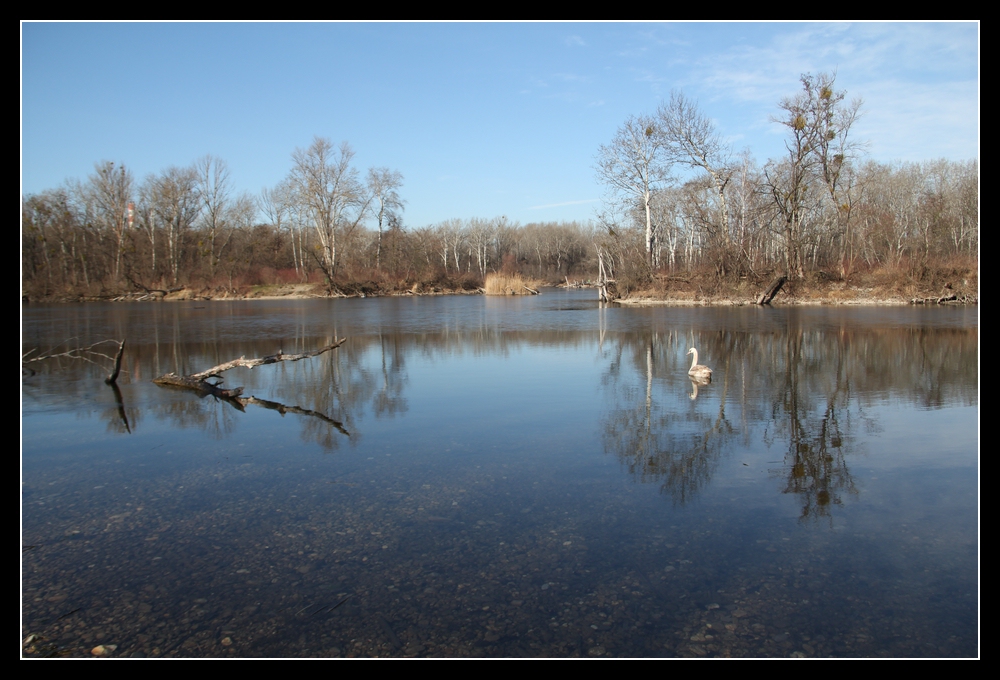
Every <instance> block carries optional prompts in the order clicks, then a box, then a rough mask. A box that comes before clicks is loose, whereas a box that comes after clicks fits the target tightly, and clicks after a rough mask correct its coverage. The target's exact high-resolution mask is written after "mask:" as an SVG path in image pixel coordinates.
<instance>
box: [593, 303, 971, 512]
mask: <svg viewBox="0 0 1000 680" xmlns="http://www.w3.org/2000/svg"><path fill="white" fill-rule="evenodd" d="M782 314H783V317H782V318H783V319H785V320H786V325H785V327H784V328H783V329H779V330H777V331H775V330H773V328H772V330H771V332H767V333H763V332H758V331H718V332H713V333H702V334H700V335H699V336H698V337H697V338H687V339H684V340H682V339H681V338H680V337H679V336H678V335H676V334H674V333H655V332H650V333H646V334H638V333H633V334H620V335H617V336H609V338H605V340H604V346H605V347H606V346H607V345H608V342H609V340H610V342H611V343H613V344H612V347H611V348H610V349H608V350H607V351H606V352H605V353H606V355H607V357H608V367H607V369H606V372H605V375H604V385H605V388H606V390H607V392H608V394H609V400H608V401H609V405H610V408H609V410H608V413H607V415H606V417H605V418H604V420H603V440H604V446H605V449H606V450H607V451H608V453H612V454H614V455H615V456H616V457H617V458H618V459H619V460H620V461H621V462H622V464H623V465H625V466H626V468H627V469H628V470H629V472H630V474H632V475H635V476H636V477H637V478H638V479H640V480H641V481H646V482H651V481H657V482H659V483H661V484H662V489H663V490H664V491H665V492H668V493H669V494H670V495H671V496H672V497H673V499H674V500H675V501H677V502H686V501H687V500H689V499H690V498H691V497H692V495H693V494H695V493H697V491H698V490H699V489H700V488H702V487H703V486H704V485H705V484H707V483H708V481H709V480H710V479H711V476H712V474H713V471H714V470H715V468H716V464H717V461H718V460H719V459H720V456H721V455H722V453H723V452H724V451H726V450H730V449H732V448H733V445H735V444H737V442H738V441H742V442H743V443H744V445H746V446H751V445H752V442H753V441H754V440H758V441H763V442H764V443H766V444H767V445H769V446H777V447H780V448H782V449H785V451H786V453H785V460H784V465H783V466H782V467H781V468H780V469H779V470H777V471H775V473H776V474H780V475H781V476H782V477H783V478H784V479H785V484H784V489H783V491H784V492H785V493H790V494H795V495H796V496H797V497H798V498H799V499H800V500H801V503H802V517H803V518H814V519H815V518H821V517H830V515H831V511H832V508H833V507H835V506H837V505H838V504H841V503H843V502H844V500H845V499H846V498H847V497H849V496H850V495H853V494H857V493H858V490H857V487H856V484H855V481H854V479H853V477H852V475H851V471H850V466H849V464H848V462H849V460H850V457H851V455H852V454H854V453H856V445H855V441H856V439H857V437H856V432H857V430H858V428H865V429H868V430H870V429H872V428H874V427H877V423H873V422H872V420H871V418H870V417H869V416H868V413H867V405H868V403H869V402H871V401H872V400H883V399H885V398H886V397H887V396H891V398H894V399H900V400H903V401H908V402H913V401H916V402H917V403H919V404H921V405H924V406H928V407H932V408H933V407H936V406H940V405H942V404H946V403H954V402H955V401H956V399H957V400H958V401H961V402H965V403H968V404H975V403H976V400H977V399H978V393H977V390H976V384H977V379H978V360H977V338H976V332H975V330H974V329H971V330H964V329H942V330H936V331H931V330H926V329H884V328H879V329H878V330H875V331H872V330H865V329H863V328H861V329H859V328H857V327H856V326H855V325H854V324H852V323H851V322H850V320H849V321H848V322H846V323H845V324H844V325H843V326H840V327H837V326H836V325H833V326H832V327H831V325H830V324H826V325H825V326H823V327H821V328H818V327H816V325H814V324H804V323H801V322H800V317H799V315H798V314H797V313H794V312H789V313H784V312H783V313H782ZM764 320H765V321H768V320H770V319H769V318H765V319H764ZM690 344H697V346H698V347H704V353H705V354H706V356H710V357H712V360H713V368H715V377H716V380H715V381H714V382H713V384H712V385H710V386H701V385H695V386H691V390H692V391H691V392H686V390H687V386H688V383H689V381H688V380H687V376H686V375H685V373H686V367H685V366H684V364H683V361H682V360H681V359H680V357H681V356H682V355H683V352H684V348H685V347H687V346H689V345H690ZM682 385H683V386H684V387H683V388H682V387H681V386H682ZM695 390H699V391H695ZM682 391H685V393H686V394H687V396H688V397H689V399H682V398H681V397H680V395H679V393H680V392H682ZM695 397H696V398H697V399H695ZM716 404H717V406H716ZM708 405H712V406H711V412H713V413H714V415H709V411H707V410H705V408H706V406H708ZM727 409H729V410H733V409H735V411H734V412H736V413H737V414H738V415H737V417H736V420H735V421H734V422H731V421H730V420H729V418H728V417H727V415H726V414H727ZM758 438H759V439H758Z"/></svg>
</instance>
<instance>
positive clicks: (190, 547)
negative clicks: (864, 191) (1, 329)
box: [21, 290, 979, 657]
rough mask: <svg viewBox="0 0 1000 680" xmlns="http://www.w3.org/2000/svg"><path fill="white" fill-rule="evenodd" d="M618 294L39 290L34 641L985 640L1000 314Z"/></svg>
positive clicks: (579, 644) (134, 645) (77, 645)
mask: <svg viewBox="0 0 1000 680" xmlns="http://www.w3.org/2000/svg"><path fill="white" fill-rule="evenodd" d="M594 296H595V295H594V293H593V291H571V292H564V291H557V290H546V291H545V294H543V295H541V296H538V297H530V298H484V297H479V296H468V297H465V296H460V297H421V298H378V299H348V300H335V301H330V300H308V301H305V300H297V301H253V302H180V303H150V304H107V305H105V304H87V305H63V306H28V307H24V308H23V312H22V314H23V325H22V346H23V350H24V351H27V350H29V349H31V348H34V347H39V348H41V349H43V350H44V349H49V348H51V347H53V346H55V345H57V344H59V343H61V342H63V341H67V340H68V341H69V344H71V345H74V346H77V345H86V344H90V343H91V342H95V341H98V340H104V339H107V338H117V339H120V338H127V341H128V344H127V346H126V354H125V362H124V367H123V375H122V377H121V378H120V380H119V382H120V390H119V391H118V392H116V391H115V390H114V389H112V388H111V387H108V386H107V385H105V384H104V383H103V380H102V379H103V377H104V375H105V374H106V373H107V370H106V369H105V368H103V367H100V366H92V365H89V364H86V363H84V362H82V361H71V360H67V359H61V360H60V359H57V360H51V361H48V362H46V363H45V365H36V368H38V370H39V372H38V373H37V374H35V375H31V376H25V377H23V378H22V401H21V406H22V420H21V426H22V456H21V465H22V467H21V470H22V474H21V478H22V497H21V498H22V505H21V512H22V608H21V616H22V636H23V637H24V638H28V637H29V636H34V637H33V638H32V639H31V642H30V643H29V644H28V645H27V647H26V651H25V654H26V655H28V656H58V655H70V656H89V655H90V654H91V650H92V649H93V648H94V647H96V646H98V645H104V646H105V653H107V654H110V655H112V656H124V657H140V656H147V657H159V656H165V657H208V656H210V657H299V656H303V657H304V656H448V657H459V656H476V657H494V656H497V657H535V656H580V657H588V656H590V657H597V656H601V657H608V656H610V657H641V656H651V657H673V656H692V657H705V656H708V657H712V656H734V657H735V656H749V657H764V656H778V657H788V656H807V657H825V656H838V657H864V656H889V657H974V656H978V655H979V633H978V609H979V605H978V603H979V586H978V561H979V560H978V553H979V541H978V533H979V528H978V500H979V499H978V487H979V481H978V480H979V473H978V446H979V441H978V418H979V389H978V382H979V363H978V352H979V345H978V321H977V313H978V310H977V309H975V308H971V309H969V308H947V309H922V308H909V307H905V308H904V307H888V308H886V307H881V308H845V307H835V308H775V309H758V308H750V307H736V308H694V309H687V308H666V307H658V308H641V309H630V308H618V307H601V306H599V305H598V303H597V302H596V301H594V300H593V297H594ZM343 337H346V338H347V341H346V343H345V344H344V345H343V346H341V347H340V349H339V350H335V351H333V352H331V353H328V354H324V355H322V356H318V357H314V358H312V359H306V360H302V361H299V362H294V363H291V362H283V363H280V364H275V365H267V366H260V367H258V368H255V369H253V370H249V369H244V368H239V369H233V370H230V371H227V372H226V373H225V374H223V377H224V378H225V386H228V387H236V386H243V387H244V396H251V395H252V396H254V397H257V398H258V399H260V400H266V401H267V402H268V403H267V404H261V403H247V404H245V405H243V407H242V409H241V408H240V407H239V405H234V404H233V403H230V402H225V401H220V400H217V399H215V398H213V397H199V395H198V394H197V393H195V392H192V391H188V390H183V389H172V388H164V387H158V386H156V385H154V384H153V383H152V382H151V380H152V378H154V377H156V376H158V375H161V374H163V373H166V372H168V371H175V372H177V373H185V374H188V373H194V372H197V371H201V370H204V369H206V368H209V367H211V366H214V365H216V364H220V363H222V362H224V361H228V360H230V359H234V358H237V357H239V356H241V355H245V356H247V357H259V356H265V355H271V354H274V353H275V352H277V351H278V350H279V349H280V350H281V351H282V352H284V353H285V354H290V353H295V352H301V351H307V350H312V349H316V348H319V347H322V346H324V345H326V344H328V343H330V342H331V341H332V340H333V339H334V338H343ZM71 338H72V339H71ZM692 346H694V347H697V348H698V351H699V361H700V363H702V364H706V365H708V366H710V367H712V368H713V369H714V371H715V373H714V379H713V381H712V383H711V384H709V385H697V386H696V385H694V384H693V383H692V382H691V381H690V380H689V379H688V376H687V369H688V365H689V363H688V362H689V361H690V360H689V359H688V358H687V357H685V352H686V351H687V349H688V348H689V347H692Z"/></svg>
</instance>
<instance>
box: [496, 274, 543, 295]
mask: <svg viewBox="0 0 1000 680" xmlns="http://www.w3.org/2000/svg"><path fill="white" fill-rule="evenodd" d="M540 285H541V283H540V282H538V281H534V280H532V279H526V278H524V277H522V276H521V275H520V274H487V275H486V283H485V284H484V290H485V291H486V294H487V295H537V294H538V287H539V286H540Z"/></svg>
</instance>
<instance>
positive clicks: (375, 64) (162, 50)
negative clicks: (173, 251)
mask: <svg viewBox="0 0 1000 680" xmlns="http://www.w3.org/2000/svg"><path fill="white" fill-rule="evenodd" d="M821 71H836V72H837V87H838V89H843V90H846V91H847V96H848V99H852V98H854V97H861V98H862V99H863V100H864V107H863V111H864V117H863V118H862V119H861V120H860V121H859V123H858V124H857V126H856V128H855V129H856V131H857V132H856V136H857V138H858V139H861V140H866V141H867V142H868V145H869V146H868V153H869V155H870V156H871V157H872V158H874V159H876V160H881V161H896V160H901V161H921V160H932V159H936V158H947V159H951V160H966V159H971V158H978V156H979V24H977V23H861V24H846V23H843V24H840V23H838V24H832V23H611V24H608V23H545V24H537V23H519V24H505V23H494V24H464V23H451V24H437V23H421V24H412V23H410V24H367V23H357V24H352V23H348V24H343V23H323V24H292V23H283V24H272V23H242V24H218V23H197V24H184V23H180V24H176V23H153V24H134V23H111V24H108V23H31V22H25V23H22V24H21V190H22V195H25V194H30V193H35V192H39V191H42V190H45V189H50V188H55V187H58V186H59V185H61V184H62V183H63V182H64V181H65V180H67V179H80V180H82V179H85V178H86V176H87V175H88V174H90V173H91V172H93V168H94V163H95V162H97V161H101V160H110V161H116V162H124V163H125V164H126V166H128V167H129V168H130V169H131V170H132V171H133V173H134V174H135V176H136V179H137V180H141V179H142V178H144V177H145V176H146V175H147V174H149V173H156V172H159V171H161V170H163V169H165V168H167V167H169V166H172V165H188V164H190V163H191V162H193V161H194V160H196V159H197V158H199V157H202V156H204V155H206V154H212V155H215V156H218V157H220V158H222V159H224V160H226V162H227V163H228V164H229V167H230V170H231V171H232V180H233V184H234V187H235V188H236V189H238V190H247V191H250V192H252V193H254V194H256V193H258V192H259V191H260V189H261V188H263V187H265V186H267V187H273V186H274V185H275V184H277V182H279V181H280V180H281V179H282V178H283V177H285V176H286V175H287V173H288V171H289V169H290V167H291V154H292V152H293V151H294V150H295V148H296V147H306V146H308V145H309V144H310V143H311V142H312V140H313V137H314V136H316V135H318V136H322V137H327V138H329V139H331V140H332V141H333V142H334V143H335V144H339V142H341V141H347V142H349V143H350V144H351V146H352V147H353V148H354V150H355V152H356V156H355V159H354V163H355V167H356V168H357V169H358V170H359V172H360V173H361V174H362V176H363V175H364V173H365V172H366V170H367V169H368V168H369V167H372V166H386V167H389V168H392V169H395V170H399V171H400V172H402V173H403V175H404V178H405V183H404V186H403V188H402V192H401V193H402V196H403V198H404V199H405V200H406V201H407V205H406V212H405V214H404V223H405V224H406V226H408V227H420V226H425V225H428V224H432V223H435V222H439V221H441V220H445V219H448V218H452V217H460V218H470V217H494V216H499V215H506V216H507V217H508V218H509V219H511V220H516V221H519V222H521V223H522V224H524V223H527V222H532V221H553V220H554V221H558V220H587V219H589V218H591V217H592V216H593V215H594V212H595V210H596V209H598V208H599V206H600V200H601V198H602V196H603V195H604V189H603V187H602V186H601V185H600V184H599V183H598V182H597V180H596V177H595V173H594V170H593V165H594V157H595V155H596V153H597V150H598V147H599V146H600V145H601V144H606V143H608V142H609V141H610V140H611V138H612V137H613V136H614V134H615V131H616V129H617V128H618V127H619V126H620V125H621V124H622V123H623V122H624V121H625V119H626V118H627V117H628V116H630V115H637V114H642V113H652V112H654V111H655V109H656V107H657V106H658V104H659V103H660V102H661V101H663V100H665V99H667V98H669V96H670V91H671V89H678V90H682V91H683V92H684V93H685V95H687V96H688V97H690V98H694V99H696V100H697V101H698V102H699V104H700V106H701V108H702V110H703V111H704V112H705V113H706V114H707V115H709V116H711V117H712V118H713V119H714V120H715V122H716V124H717V126H718V129H719V131H720V132H721V133H722V134H723V135H724V136H725V137H726V138H727V139H728V140H729V141H730V142H731V144H732V145H733V147H734V149H735V150H736V151H737V152H739V151H742V150H743V149H749V150H750V152H751V153H752V154H753V155H754V157H755V158H756V159H757V161H758V162H759V163H763V162H765V161H766V160H767V159H768V158H773V157H777V156H778V155H780V154H782V153H783V150H784V147H783V136H782V130H781V128H780V126H778V125H776V124H774V123H772V122H771V121H770V117H771V116H772V115H775V114H776V113H777V103H778V101H779V100H780V99H781V98H782V97H786V96H792V95H794V94H796V92H797V90H798V88H799V76H800V74H802V73H814V74H815V73H819V72H821Z"/></svg>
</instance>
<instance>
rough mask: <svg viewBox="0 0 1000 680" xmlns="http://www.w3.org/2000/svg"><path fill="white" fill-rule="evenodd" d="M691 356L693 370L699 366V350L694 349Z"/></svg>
mask: <svg viewBox="0 0 1000 680" xmlns="http://www.w3.org/2000/svg"><path fill="white" fill-rule="evenodd" d="M691 354H692V356H691V368H694V367H695V366H697V365H698V350H696V349H692V350H691Z"/></svg>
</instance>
